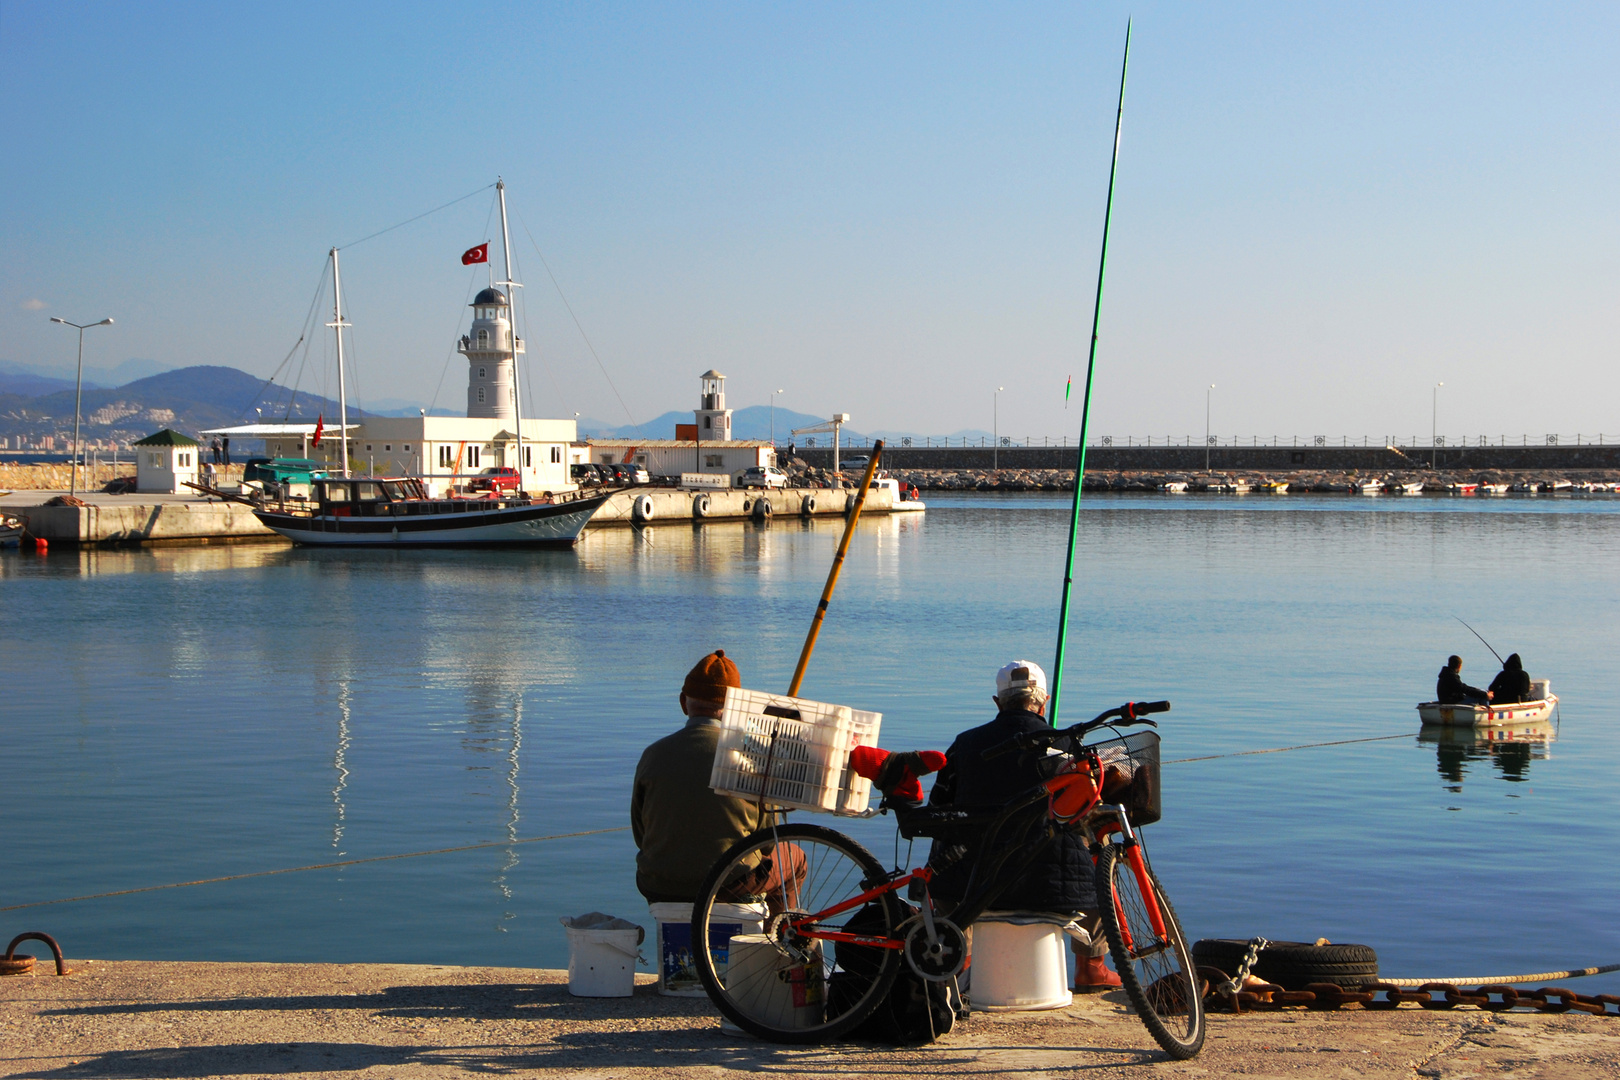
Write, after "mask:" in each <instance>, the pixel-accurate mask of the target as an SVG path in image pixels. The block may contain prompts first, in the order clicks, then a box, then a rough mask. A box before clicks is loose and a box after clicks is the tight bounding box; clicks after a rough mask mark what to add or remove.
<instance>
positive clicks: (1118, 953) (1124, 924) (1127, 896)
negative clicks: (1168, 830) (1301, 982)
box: [1096, 844, 1204, 1060]
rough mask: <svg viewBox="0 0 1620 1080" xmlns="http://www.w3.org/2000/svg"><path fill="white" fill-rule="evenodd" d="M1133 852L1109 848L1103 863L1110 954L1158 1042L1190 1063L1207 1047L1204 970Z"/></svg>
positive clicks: (1101, 895) (1100, 883) (1101, 898)
mask: <svg viewBox="0 0 1620 1080" xmlns="http://www.w3.org/2000/svg"><path fill="white" fill-rule="evenodd" d="M1127 852H1128V849H1127V848H1125V847H1124V846H1123V845H1116V844H1104V845H1103V849H1102V857H1101V858H1100V859H1098V860H1097V871H1096V873H1097V900H1098V902H1099V903H1100V904H1101V906H1102V913H1101V914H1102V924H1103V931H1104V932H1105V933H1106V934H1107V935H1108V951H1109V952H1110V953H1112V954H1113V957H1114V967H1115V969H1116V970H1117V971H1118V972H1119V981H1120V982H1122V983H1124V984H1125V993H1126V994H1127V995H1129V997H1130V999H1131V1004H1132V1005H1134V1006H1135V1007H1136V1014H1137V1016H1139V1017H1141V1019H1142V1023H1143V1024H1145V1025H1146V1026H1147V1029H1148V1032H1149V1033H1150V1034H1151V1035H1152V1036H1153V1038H1154V1041H1156V1042H1157V1043H1158V1044H1159V1045H1160V1046H1162V1047H1163V1048H1164V1051H1165V1053H1167V1054H1169V1055H1170V1056H1171V1057H1173V1058H1176V1059H1178V1060H1186V1059H1187V1058H1190V1057H1192V1056H1194V1055H1195V1054H1197V1053H1198V1051H1199V1049H1200V1048H1201V1047H1202V1046H1203V1045H1204V999H1203V993H1202V990H1203V987H1202V985H1201V983H1200V982H1199V979H1198V969H1197V968H1196V967H1195V966H1194V965H1193V961H1192V952H1191V950H1189V949H1188V948H1187V939H1186V937H1185V936H1184V935H1183V934H1182V932H1181V923H1180V922H1179V921H1178V920H1177V919H1176V912H1175V909H1174V908H1172V907H1171V906H1170V901H1169V899H1168V898H1166V897H1165V895H1164V889H1163V888H1162V887H1161V886H1160V885H1159V879H1158V878H1156V877H1154V876H1153V871H1152V870H1150V869H1147V868H1146V866H1147V864H1146V861H1145V860H1144V862H1143V868H1144V870H1145V872H1146V875H1147V880H1146V881H1141V880H1139V879H1138V878H1137V876H1136V871H1135V869H1133V868H1132V866H1131V862H1130V858H1129V855H1128V854H1127ZM1144 887H1146V888H1148V889H1151V890H1152V891H1153V896H1154V898H1155V899H1156V900H1157V901H1158V906H1159V913H1160V914H1161V915H1162V916H1163V917H1164V929H1165V936H1164V937H1163V938H1160V937H1159V936H1158V935H1157V934H1155V933H1154V931H1153V923H1152V920H1151V919H1150V918H1149V916H1148V907H1147V897H1146V894H1145V892H1144ZM1110 897H1112V898H1113V900H1112V902H1111V903H1110V902H1109V898H1110Z"/></svg>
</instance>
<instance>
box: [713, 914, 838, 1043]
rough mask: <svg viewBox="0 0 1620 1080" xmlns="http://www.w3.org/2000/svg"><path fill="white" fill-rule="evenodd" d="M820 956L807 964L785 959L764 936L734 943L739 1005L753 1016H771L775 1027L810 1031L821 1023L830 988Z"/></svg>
mask: <svg viewBox="0 0 1620 1080" xmlns="http://www.w3.org/2000/svg"><path fill="white" fill-rule="evenodd" d="M822 974H823V973H822V963H821V959H820V957H819V956H816V957H812V959H811V961H810V962H809V963H808V964H800V963H795V962H794V961H792V960H790V959H788V958H787V957H785V956H783V955H782V953H781V952H780V950H778V949H777V947H776V945H775V944H774V943H772V941H771V939H770V938H768V937H766V936H765V935H764V934H739V935H737V936H736V937H734V938H732V939H731V976H732V977H731V979H730V984H731V985H732V986H733V987H735V989H736V992H737V995H738V997H739V1000H738V1002H737V1004H738V1005H739V1007H741V1008H742V1009H743V1010H744V1011H745V1012H747V1013H748V1014H749V1015H751V1016H768V1017H770V1018H771V1023H772V1026H774V1027H788V1028H807V1027H813V1026H815V1025H816V1024H819V1023H821V1021H822V1019H823V1016H824V1013H825V1010H824V1008H823V1003H824V1002H825V1000H826V996H827V988H826V984H825V982H824V981H823V977H822Z"/></svg>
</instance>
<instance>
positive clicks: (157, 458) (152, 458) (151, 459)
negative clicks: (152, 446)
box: [146, 451, 163, 469]
mask: <svg viewBox="0 0 1620 1080" xmlns="http://www.w3.org/2000/svg"><path fill="white" fill-rule="evenodd" d="M146 463H147V464H148V465H150V466H151V467H152V468H154V469H161V468H163V455H162V454H160V453H157V452H155V451H154V452H150V453H148V454H147V455H146Z"/></svg>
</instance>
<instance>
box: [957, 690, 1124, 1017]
mask: <svg viewBox="0 0 1620 1080" xmlns="http://www.w3.org/2000/svg"><path fill="white" fill-rule="evenodd" d="M1046 699H1047V692H1046V672H1044V671H1042V670H1041V668H1040V665H1038V664H1033V663H1031V662H1030V661H1028V660H1014V661H1013V662H1012V663H1010V664H1008V665H1007V666H1005V667H1003V668H1002V669H1001V670H1000V671H998V672H996V692H995V693H994V694H993V695H991V698H990V700H991V701H994V702H995V703H996V708H997V709H999V710H1000V712H999V713H998V714H997V716H996V718H995V719H994V720H992V721H990V722H989V723H988V724H984V725H982V726H980V727H976V728H972V729H970V730H968V731H964V732H962V733H961V734H960V735H958V736H957V737H956V741H955V742H953V743H951V747H950V749H949V750H947V751H945V767H944V768H943V769H941V770H940V772H939V778H938V779H937V780H935V781H934V789H933V791H932V792H931V793H930V794H929V798H928V803H929V805H930V806H962V807H973V806H980V807H986V806H1001V805H1003V804H1005V803H1006V802H1007V801H1008V800H1009V799H1011V798H1013V797H1015V796H1017V795H1018V794H1019V793H1021V792H1023V791H1025V790H1027V789H1028V788H1029V787H1030V786H1031V785H1033V784H1038V783H1040V780H1041V777H1040V774H1039V772H1038V771H1037V766H1036V764H1035V763H1034V762H1033V761H1029V760H1026V758H1025V756H1024V755H1019V754H1008V755H1006V756H1004V757H1000V758H994V759H992V760H990V761H985V760H984V759H983V758H982V757H981V756H980V755H982V754H983V753H984V751H986V750H988V749H990V748H991V747H992V746H997V745H999V744H1001V743H1003V742H1005V741H1007V740H1008V739H1010V738H1013V737H1014V736H1016V735H1023V734H1027V733H1028V732H1031V731H1041V730H1044V729H1045V728H1047V726H1048V725H1047V722H1046ZM960 843H961V841H960V840H956V839H954V838H952V839H944V838H942V839H939V840H936V841H934V846H933V848H932V849H931V850H930V851H929V854H928V861H929V863H930V864H933V865H936V866H938V867H939V870H938V872H937V873H936V874H935V876H934V880H933V882H932V884H931V886H930V888H931V890H932V891H933V894H934V896H935V897H937V898H939V899H941V900H943V901H945V902H946V903H947V904H950V903H954V902H955V901H957V900H960V899H961V898H962V897H963V896H964V895H965V894H966V891H967V886H968V878H969V875H970V873H971V870H972V865H971V860H967V859H962V858H960V857H959V854H960V853H959V851H957V850H954V849H956V848H957V846H958V845H959V844H960ZM996 907H997V908H998V909H1001V910H1008V911H1049V912H1053V913H1055V914H1059V915H1070V916H1074V917H1075V921H1076V922H1078V923H1079V924H1080V926H1081V927H1083V928H1084V929H1085V931H1086V933H1088V934H1089V935H1090V936H1091V944H1090V946H1085V945H1082V944H1081V943H1080V942H1079V941H1078V940H1076V941H1074V942H1073V945H1074V950H1075V974H1074V989H1075V990H1076V992H1078V993H1083V994H1095V993H1101V992H1102V991H1104V990H1113V989H1116V988H1118V987H1119V985H1120V982H1119V976H1118V975H1116V974H1114V972H1113V971H1111V970H1109V968H1108V966H1107V964H1106V963H1105V962H1104V959H1103V958H1104V956H1105V955H1106V954H1107V952H1108V942H1107V940H1106V939H1105V938H1104V936H1103V932H1102V919H1101V917H1099V916H1098V914H1097V896H1096V890H1095V889H1094V887H1093V886H1092V861H1091V855H1090V853H1089V852H1087V851H1086V848H1085V844H1084V842H1083V841H1082V840H1081V839H1080V837H1079V836H1078V835H1076V834H1074V833H1060V834H1058V835H1057V836H1055V837H1053V838H1052V843H1051V846H1050V847H1049V848H1048V850H1047V852H1046V854H1045V856H1044V857H1043V858H1042V859H1041V860H1039V861H1038V862H1036V863H1035V865H1033V866H1031V867H1030V868H1029V869H1028V870H1027V871H1025V872H1024V875H1023V876H1022V877H1021V878H1019V879H1018V881H1017V882H1015V883H1014V884H1013V885H1012V886H1010V887H1009V888H1008V889H1007V890H1006V891H1005V892H1003V893H1002V894H1001V895H1000V896H998V897H997V898H996ZM970 940H971V939H970Z"/></svg>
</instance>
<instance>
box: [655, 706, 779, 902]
mask: <svg viewBox="0 0 1620 1080" xmlns="http://www.w3.org/2000/svg"><path fill="white" fill-rule="evenodd" d="M719 741H720V725H719V723H718V722H716V721H708V720H688V721H687V722H686V726H685V727H683V728H681V730H679V731H677V732H675V734H673V735H666V736H664V738H662V739H659V740H658V741H657V742H655V743H653V744H652V745H651V746H649V747H647V749H646V750H645V751H644V752H643V753H642V755H641V762H640V764H638V765H637V766H636V779H635V785H634V788H633V790H632V792H631V795H630V830H631V835H632V836H634V837H635V841H636V848H637V851H636V888H637V889H639V890H641V895H642V896H645V897H646V898H647V900H648V901H649V902H650V903H654V904H658V903H683V904H690V903H692V902H693V901H695V900H696V899H697V893H698V890H699V889H700V888H702V887H703V882H704V880H705V879H707V878H708V876H709V870H710V869H711V868H712V867H713V866H714V864H715V863H716V862H717V861H718V860H719V858H720V856H722V855H724V854H725V853H726V851H727V850H728V849H729V848H730V847H731V845H732V844H735V843H736V842H737V841H738V840H741V839H742V838H743V837H745V836H747V835H748V834H749V833H751V832H753V831H754V830H755V829H757V828H758V827H759V822H758V819H757V817H756V816H755V814H754V804H753V803H752V802H750V801H749V800H747V799H737V798H732V797H730V796H726V795H717V794H715V793H714V791H712V790H711V789H710V788H709V773H710V771H711V769H712V768H713V766H714V750H715V744H716V743H718V742H719Z"/></svg>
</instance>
